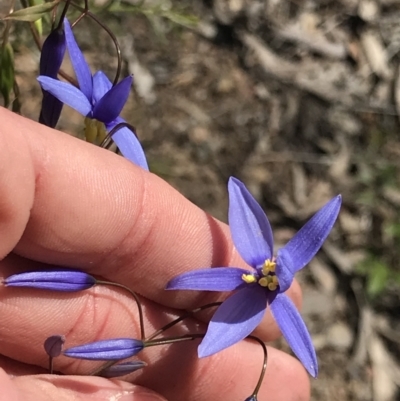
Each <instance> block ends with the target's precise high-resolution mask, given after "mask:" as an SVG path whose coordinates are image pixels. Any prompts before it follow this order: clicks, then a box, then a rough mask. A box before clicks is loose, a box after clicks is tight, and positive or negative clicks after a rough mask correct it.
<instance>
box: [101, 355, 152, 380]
mask: <svg viewBox="0 0 400 401" xmlns="http://www.w3.org/2000/svg"><path fill="white" fill-rule="evenodd" d="M146 366H147V363H146V362H143V361H140V360H138V361H129V362H122V363H119V364H117V365H112V366H110V367H108V368H106V369H103V370H102V371H101V372H100V373H99V375H100V376H102V377H107V378H109V379H110V378H112V377H120V376H125V375H129V374H130V373H133V372H136V371H137V370H139V369H143V368H144V367H146Z"/></svg>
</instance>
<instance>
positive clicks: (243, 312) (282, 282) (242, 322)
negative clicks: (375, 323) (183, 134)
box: [167, 177, 341, 377]
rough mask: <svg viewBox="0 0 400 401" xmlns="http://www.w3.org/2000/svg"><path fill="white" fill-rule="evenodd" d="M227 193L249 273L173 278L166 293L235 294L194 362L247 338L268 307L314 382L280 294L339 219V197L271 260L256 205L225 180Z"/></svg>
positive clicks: (229, 270)
mask: <svg viewBox="0 0 400 401" xmlns="http://www.w3.org/2000/svg"><path fill="white" fill-rule="evenodd" d="M228 192H229V216H228V217H229V226H230V230H231V235H232V240H233V243H234V245H235V247H236V249H237V250H238V252H239V253H240V255H241V256H242V258H243V259H244V261H245V262H246V263H247V264H248V265H249V266H251V268H252V270H246V269H242V268H236V267H219V268H212V269H210V268H208V269H200V270H195V271H192V272H188V273H184V274H181V275H179V276H177V277H175V278H174V279H172V280H171V281H170V282H169V283H168V285H167V289H169V290H177V289H180V290H203V291H233V290H236V292H235V293H234V294H233V295H231V296H230V297H229V298H227V299H226V301H224V302H223V303H222V305H221V306H220V307H219V308H218V309H217V311H216V312H215V314H214V316H213V317H212V319H211V321H210V324H209V326H208V329H207V333H206V335H205V337H204V339H203V340H202V342H201V344H200V346H199V349H198V354H199V357H205V356H209V355H212V354H215V353H216V352H219V351H221V350H223V349H225V348H227V347H229V346H231V345H233V344H236V343H237V342H239V341H241V340H242V339H244V338H245V337H247V336H248V335H249V334H250V333H251V332H252V331H253V330H254V329H255V328H256V327H257V326H258V324H259V323H260V322H261V320H262V318H263V316H264V313H265V310H266V308H267V306H269V307H270V308H271V312H272V314H273V316H274V318H275V320H276V322H277V324H278V326H279V328H280V330H281V332H282V334H283V336H284V337H285V339H286V341H287V342H288V343H289V345H290V347H291V348H292V350H293V352H294V353H295V354H296V355H297V357H298V358H299V359H300V361H301V362H302V363H303V365H304V367H305V368H306V369H307V371H308V372H309V373H310V374H311V375H312V376H313V377H315V376H316V375H317V373H318V365H317V358H316V354H315V349H314V346H313V344H312V341H311V338H310V335H309V333H308V330H307V328H306V326H305V324H304V321H303V319H302V318H301V315H300V314H299V312H298V311H297V309H296V307H295V306H294V304H293V303H292V301H291V300H290V299H289V297H288V296H286V295H285V294H284V292H285V291H286V290H287V289H288V288H289V287H290V285H291V283H292V281H293V278H294V275H295V273H296V272H297V271H299V270H300V269H302V268H303V267H304V266H305V265H306V264H307V263H309V262H310V260H311V259H312V258H313V257H314V255H315V254H316V253H317V252H318V250H319V249H320V248H321V246H322V244H323V242H324V241H325V239H326V237H327V236H328V234H329V232H330V231H331V229H332V227H333V224H334V223H335V221H336V218H337V216H338V214H339V209H340V205H341V196H340V195H339V196H336V197H335V198H333V199H332V200H331V201H329V202H328V203H327V204H326V205H325V206H324V207H323V208H322V209H320V210H319V211H318V212H317V213H316V214H315V215H314V216H313V217H312V218H311V219H310V220H309V221H308V222H307V223H306V224H305V225H304V226H303V227H302V228H301V229H300V231H298V232H297V234H296V235H295V236H294V237H293V238H292V239H291V240H290V241H289V242H288V243H287V244H286V246H285V247H283V248H281V249H279V250H278V252H277V254H276V257H274V256H273V235H272V230H271V226H270V224H269V221H268V218H267V216H266V215H265V214H264V212H263V210H262V209H261V207H260V205H259V204H258V203H257V201H256V200H255V199H254V198H253V196H252V195H251V194H250V192H249V191H248V190H247V189H246V187H245V186H244V184H243V183H242V182H241V181H239V180H238V179H236V178H233V177H231V178H230V180H229V184H228Z"/></svg>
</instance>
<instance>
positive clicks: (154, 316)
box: [0, 287, 309, 401]
mask: <svg viewBox="0 0 400 401" xmlns="http://www.w3.org/2000/svg"><path fill="white" fill-rule="evenodd" d="M23 292H25V294H24V293H23ZM28 292H30V294H27V293H28ZM41 293H42V292H39V291H34V290H31V291H23V289H13V288H6V289H4V291H2V298H1V300H0V307H1V309H0V314H1V315H2V319H3V320H2V325H1V326H0V351H1V352H2V353H5V354H6V355H8V356H10V357H12V358H14V359H18V360H20V361H22V362H25V363H26V364H30V365H37V366H41V367H45V366H47V357H46V355H45V353H44V351H43V345H42V344H43V341H44V339H45V338H46V337H47V336H48V335H49V334H56V333H59V334H66V337H67V342H66V346H67V347H69V346H74V345H78V344H81V343H85V342H91V341H94V340H97V339H100V338H101V339H105V338H113V337H132V336H133V337H135V336H136V335H137V334H138V330H137V328H136V327H135V325H134V322H135V321H136V316H135V317H132V309H134V308H132V302H129V299H128V297H127V296H126V295H124V294H122V293H117V292H115V291H113V290H110V289H107V288H105V287H98V288H96V289H95V290H93V289H91V290H88V291H85V292H83V293H77V294H60V293H51V292H44V293H43V294H41ZM103 301H104V302H107V306H106V305H105V304H101V302H103ZM120 302H121V303H124V304H125V305H126V307H124V306H125V305H124V304H123V305H121V304H120ZM145 305H146V307H145V311H146V317H148V318H147V319H146V329H149V328H150V327H153V326H156V327H157V328H158V327H160V325H162V324H163V323H165V320H167V321H170V320H172V316H163V317H164V319H165V318H167V319H165V320H164V322H162V321H161V320H160V319H161V316H160V311H159V308H160V307H159V306H157V305H154V308H151V306H152V305H151V302H150V301H147V304H146V303H145ZM191 323H192V322H190V321H189V322H187V324H188V326H186V325H185V326H183V331H182V332H183V333H186V332H187V331H188V330H189V331H190V332H191V331H193V330H194V327H191ZM195 326H199V325H198V324H197V325H195ZM198 328H200V330H202V329H203V330H204V325H203V326H202V325H200V326H199V327H198ZM135 330H136V331H135ZM132 333H133V334H132ZM175 334H181V331H180V330H178V329H177V331H176V332H173V333H172V335H175ZM196 348H197V344H196V343H195V342H193V343H191V344H182V343H181V344H174V345H171V346H162V347H151V348H148V349H145V350H144V351H143V352H142V353H140V354H139V355H138V357H139V358H140V359H142V360H144V361H145V362H147V364H148V366H147V367H146V368H145V369H144V370H143V372H141V373H137V374H135V375H132V376H130V377H131V379H132V380H134V382H135V383H137V384H140V385H143V386H146V387H147V386H148V387H150V388H151V389H153V390H154V391H157V392H158V393H161V394H163V395H164V396H165V397H166V398H167V399H173V400H176V401H188V400H189V401H206V400H207V401H208V400H210V399H238V400H244V399H245V398H246V397H247V396H249V395H250V394H251V392H252V390H253V388H254V386H255V383H256V381H257V377H258V375H259V373H260V371H261V366H262V351H261V347H260V346H259V345H258V344H255V343H253V342H251V341H245V342H241V343H239V344H237V345H235V346H234V347H231V348H229V349H227V350H224V351H222V352H220V353H218V354H217V355H215V356H213V357H209V358H204V359H201V360H199V359H198V358H197V352H196ZM54 365H55V369H56V370H57V371H61V372H63V373H66V374H87V373H88V372H90V371H92V370H93V369H94V368H95V366H98V365H99V364H98V363H93V362H89V361H79V360H75V359H70V358H66V357H64V356H61V357H59V358H56V359H55V361H54ZM227 378H229V380H228V381H227ZM227 383H229V385H228V384H227ZM287 383H290V385H288V384H287ZM308 386H309V384H308V379H307V376H306V373H305V371H304V369H303V368H302V367H301V365H300V364H299V363H298V362H297V361H296V360H294V359H293V358H291V357H289V356H288V355H286V354H284V353H282V352H278V351H276V350H274V349H269V357H268V371H267V375H266V379H265V384H264V385H263V388H262V391H261V393H260V399H263V398H262V397H263V396H262V395H263V394H264V397H265V396H266V393H267V392H268V394H269V395H268V399H270V400H271V401H275V400H276V401H278V400H281V399H285V400H291V399H296V400H307V399H308V391H309V389H308ZM221 394H223V395H224V398H220V397H221ZM225 397H226V398H225Z"/></svg>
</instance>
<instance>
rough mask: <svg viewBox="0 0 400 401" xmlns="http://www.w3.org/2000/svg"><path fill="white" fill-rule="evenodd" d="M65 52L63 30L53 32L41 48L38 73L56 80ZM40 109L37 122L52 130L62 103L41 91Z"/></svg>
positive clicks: (58, 116)
mask: <svg viewBox="0 0 400 401" xmlns="http://www.w3.org/2000/svg"><path fill="white" fill-rule="evenodd" d="M65 50H66V42H65V32H64V29H63V28H60V29H55V30H53V31H52V32H51V33H50V34H49V36H48V37H47V38H46V40H45V41H44V43H43V46H42V52H41V54H40V63H39V73H40V75H44V76H46V77H50V78H53V79H57V74H58V71H59V70H60V67H61V64H62V61H63V59H64V55H65ZM42 92H43V99H42V108H41V110H40V116H39V122H40V123H41V124H44V125H47V126H48V127H51V128H54V127H55V126H56V125H57V121H58V119H59V118H60V114H61V111H62V107H63V103H62V102H61V101H60V100H58V99H57V98H56V97H55V96H53V95H52V94H51V93H49V92H47V91H45V90H42Z"/></svg>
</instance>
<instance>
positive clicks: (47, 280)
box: [4, 269, 96, 292]
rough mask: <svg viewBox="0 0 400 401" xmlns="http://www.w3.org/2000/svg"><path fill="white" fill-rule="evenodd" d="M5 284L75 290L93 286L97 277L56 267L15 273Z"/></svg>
mask: <svg viewBox="0 0 400 401" xmlns="http://www.w3.org/2000/svg"><path fill="white" fill-rule="evenodd" d="M4 284H5V285H6V286H7V287H26V288H38V289H41V290H53V291H64V292H74V291H82V290H87V289H88V288H90V287H93V286H94V285H95V284H96V279H95V278H94V277H93V276H91V275H90V274H87V273H84V272H80V271H78V270H71V269H54V270H39V271H32V272H25V273H18V274H14V275H12V276H10V277H7V278H6V279H5V280H4Z"/></svg>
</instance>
